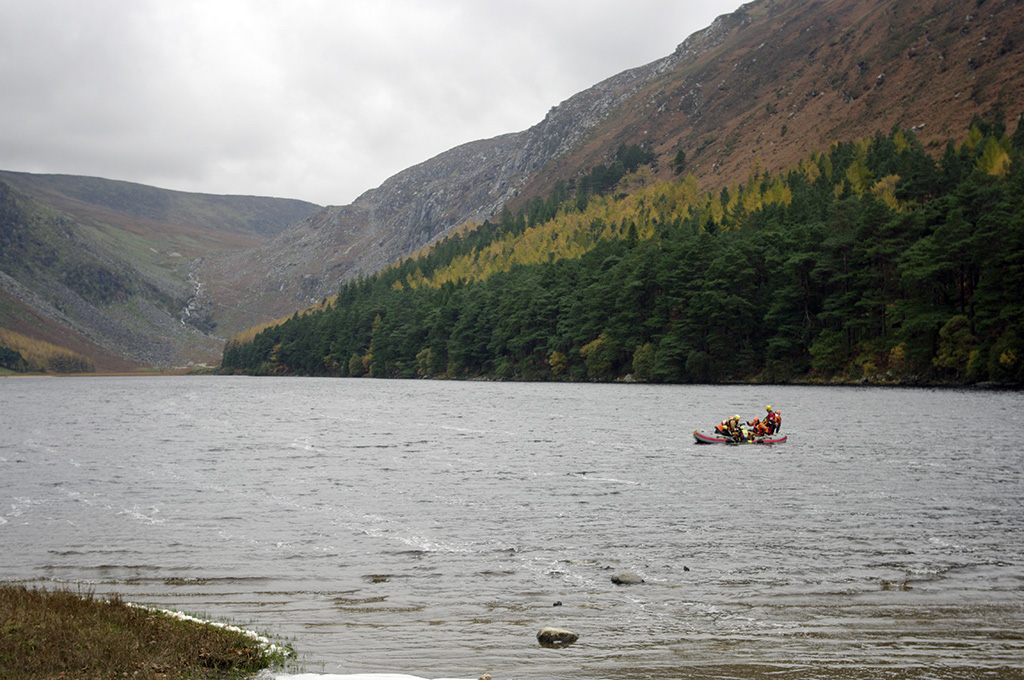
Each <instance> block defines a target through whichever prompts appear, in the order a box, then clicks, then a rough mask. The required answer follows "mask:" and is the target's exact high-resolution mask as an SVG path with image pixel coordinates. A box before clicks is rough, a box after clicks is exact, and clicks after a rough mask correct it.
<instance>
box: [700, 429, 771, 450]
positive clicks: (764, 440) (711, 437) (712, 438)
mask: <svg viewBox="0 0 1024 680" xmlns="http://www.w3.org/2000/svg"><path fill="white" fill-rule="evenodd" d="M693 438H694V439H696V440H697V443H698V444H732V445H733V446H741V445H744V444H782V443H784V442H785V441H786V435H784V434H778V433H776V434H769V435H765V436H763V437H755V436H753V435H751V436H750V438H748V439H740V440H738V441H737V440H735V439H733V438H732V437H726V436H725V435H721V434H718V433H717V432H704V431H703V430H694V431H693Z"/></svg>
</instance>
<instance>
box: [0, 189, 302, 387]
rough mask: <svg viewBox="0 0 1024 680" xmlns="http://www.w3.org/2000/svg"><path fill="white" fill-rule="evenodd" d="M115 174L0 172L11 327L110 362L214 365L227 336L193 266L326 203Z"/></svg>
mask: <svg viewBox="0 0 1024 680" xmlns="http://www.w3.org/2000/svg"><path fill="white" fill-rule="evenodd" d="M318 207H319V206H316V205H314V204H311V203H306V202H303V201H294V200H284V199H272V198H258V197H246V196H208V195H202V194H188V193H182V192H175V191H167V190H163V189H156V188H153V187H147V186H142V185H138V184H132V183H128V182H117V181H112V180H105V179H98V178H89V177H73V176H64V175H32V174H26V173H13V172H0V328H4V329H7V330H10V331H14V332H16V333H19V334H20V335H22V336H25V337H28V338H36V339H41V340H46V341H49V342H51V343H54V344H57V345H59V346H60V347H64V348H67V349H70V350H72V351H74V352H76V353H78V354H81V355H84V356H87V357H91V358H92V359H93V361H94V364H95V366H96V368H97V369H99V370H107V371H109V370H129V369H132V368H139V367H147V366H158V367H173V366H180V365H184V364H187V363H189V362H204V361H209V360H210V358H211V357H212V356H216V353H217V352H219V348H220V346H221V342H222V340H221V338H220V337H219V336H218V335H217V334H216V330H215V325H216V322H215V320H214V319H213V318H212V316H211V314H210V310H208V309H205V308H203V307H202V306H201V305H200V304H198V303H197V302H196V300H195V293H196V289H197V287H198V286H199V283H198V282H197V281H196V279H195V277H194V274H193V269H194V267H195V265H196V262H198V261H199V260H198V259H201V258H202V257H204V256H208V255H210V254H211V253H215V252H222V251H230V250H238V249H248V248H252V247H253V246H255V245H257V244H258V243H260V242H262V241H264V240H266V239H268V238H270V237H272V236H274V235H275V234H278V233H280V232H281V231H282V230H284V229H285V227H286V226H288V224H290V223H292V222H295V221H297V220H299V219H301V218H303V217H305V216H306V215H307V214H309V213H310V212H312V211H313V210H314V209H316V208H318Z"/></svg>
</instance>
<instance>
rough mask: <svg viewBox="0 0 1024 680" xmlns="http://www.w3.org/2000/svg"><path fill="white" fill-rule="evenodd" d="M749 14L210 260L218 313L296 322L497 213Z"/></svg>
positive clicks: (238, 326)
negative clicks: (362, 279) (354, 281)
mask: <svg viewBox="0 0 1024 680" xmlns="http://www.w3.org/2000/svg"><path fill="white" fill-rule="evenodd" d="M742 17H743V15H742V14H738V15H729V16H726V17H722V18H720V19H719V20H718V21H716V22H715V24H714V25H712V27H710V28H709V29H707V30H706V31H704V32H702V33H700V34H698V35H695V36H692V37H691V38H690V39H688V40H687V41H686V42H685V43H683V45H681V46H680V48H679V49H678V50H677V51H676V52H675V53H674V54H672V55H670V56H668V57H665V58H664V59H661V60H658V61H656V62H654V63H652V64H648V65H646V66H642V67H640V68H635V69H632V70H629V71H626V72H624V73H620V74H618V75H616V76H613V77H611V78H609V79H607V80H605V81H603V82H601V83H599V84H597V85H595V86H594V87H592V88H590V89H588V90H585V91H583V92H581V93H579V94H577V95H575V96H573V97H571V98H570V99H568V100H566V101H564V102H562V103H561V104H559V105H558V106H556V107H554V108H552V109H551V111H550V112H549V113H548V114H547V116H546V117H545V118H544V120H543V121H541V122H540V123H538V124H537V125H535V126H533V127H531V128H530V129H528V130H525V131H523V132H517V133H511V134H507V135H502V136H499V137H495V138H493V139H486V140H479V141H475V142H470V143H468V144H463V145H461V146H458V147H456V148H454V149H451V150H449V151H446V152H445V153H442V154H440V155H438V156H436V157H434V158H431V159H430V160H428V161H425V162H423V163H420V164H419V165H415V166H413V167H411V168H408V169H406V170H403V171H402V172H400V173H398V174H397V175H395V176H393V177H391V178H390V179H388V180H386V181H385V182H384V183H383V184H382V185H380V186H379V187H377V188H375V189H371V190H369V191H367V192H366V193H364V194H362V195H361V196H359V197H358V198H357V199H356V200H355V201H353V203H352V204H351V205H347V206H340V207H338V206H331V207H327V208H324V209H323V210H321V211H320V212H318V213H316V214H314V215H312V216H310V217H309V218H307V219H306V220H304V221H303V222H301V223H299V224H296V225H295V226H294V227H292V228H291V229H289V230H288V231H287V232H286V233H283V234H281V235H280V236H278V237H277V238H275V239H274V240H273V241H270V242H268V243H265V244H262V245H260V246H259V247H257V248H255V249H253V250H251V251H247V252H239V253H232V254H229V255H227V256H225V257H221V258H208V259H207V260H206V261H205V262H204V263H203V264H202V266H201V267H200V269H199V276H200V278H201V279H202V280H203V281H204V282H205V283H206V284H207V285H206V286H205V291H206V295H207V301H208V302H209V304H210V306H211V307H212V308H213V309H214V310H221V311H219V312H215V313H216V314H217V318H218V323H219V324H220V326H221V327H222V328H224V329H231V330H235V331H239V330H243V329H244V328H246V327H248V326H251V325H254V324H255V323H261V322H265V321H270V320H273V319H276V318H280V317H282V316H287V315H289V314H291V313H292V312H293V311H295V310H297V309H301V308H304V307H306V306H309V305H312V304H315V303H317V302H319V301H321V300H322V299H323V298H326V297H329V296H331V295H333V294H334V293H335V292H336V291H337V288H338V285H339V283H341V282H342V281H344V280H346V279H348V278H352V277H355V276H358V275H361V274H368V273H373V272H376V271H378V270H380V269H381V268H383V267H385V266H387V265H388V264H390V263H393V262H396V261H398V260H401V259H402V258H404V257H406V256H408V255H411V254H412V253H415V252H416V251H418V250H420V249H421V248H423V247H424V246H425V245H427V244H429V243H431V242H433V241H435V240H437V239H438V238H441V237H443V236H445V235H446V234H448V233H450V232H451V231H452V230H454V229H456V228H458V227H459V226H461V225H463V224H465V223H467V222H482V221H483V220H486V219H488V218H490V217H493V216H495V215H496V214H498V213H499V212H500V211H501V209H502V208H503V207H504V206H506V205H508V204H509V203H510V202H512V201H514V200H515V199H516V198H517V197H519V196H520V195H521V192H522V190H523V187H524V186H526V185H527V183H528V182H529V181H530V180H531V179H532V178H534V177H535V176H536V175H537V174H538V173H539V172H540V171H541V170H542V169H543V168H545V167H546V166H549V165H550V164H553V163H558V161H559V159H562V158H565V157H566V155H567V154H568V153H569V152H570V151H572V150H573V149H574V148H578V147H579V146H580V145H581V144H582V142H583V141H584V140H586V139H587V138H588V136H589V135H591V134H592V133H593V131H594V130H595V129H596V128H597V127H598V126H600V125H601V124H602V123H604V122H605V121H607V120H608V118H609V117H610V116H612V115H613V114H614V113H615V112H617V111H619V110H620V109H621V107H622V105H623V104H624V103H625V102H627V101H629V100H630V99H631V98H634V97H635V96H636V95H637V93H638V92H640V91H641V90H642V89H643V88H644V87H645V86H646V85H647V84H648V83H650V82H651V81H652V80H653V79H655V78H657V77H658V76H660V75H661V74H663V73H665V72H666V71H669V70H671V69H672V68H673V67H674V66H675V65H676V64H678V63H679V62H680V61H681V60H684V59H692V58H693V55H694V54H698V53H701V52H702V50H705V49H707V48H708V47H709V46H711V45H715V44H717V43H718V41H720V40H721V39H722V36H723V35H724V34H725V33H726V32H727V29H725V28H724V27H726V26H731V25H732V24H733V23H735V22H737V21H743V18H742ZM562 165H564V163H563V164H562ZM572 170H573V171H575V170H578V168H574V169H572Z"/></svg>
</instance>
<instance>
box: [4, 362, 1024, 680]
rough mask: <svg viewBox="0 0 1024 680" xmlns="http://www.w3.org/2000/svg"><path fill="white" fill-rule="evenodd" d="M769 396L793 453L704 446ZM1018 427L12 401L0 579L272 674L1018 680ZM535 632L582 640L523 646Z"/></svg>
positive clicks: (276, 393)
mask: <svg viewBox="0 0 1024 680" xmlns="http://www.w3.org/2000/svg"><path fill="white" fill-rule="evenodd" d="M767 403H770V404H772V405H774V406H775V407H776V408H778V409H781V410H782V413H783V432H785V433H787V434H788V435H789V441H788V442H787V443H786V444H782V445H778V446H774V447H762V446H746V447H724V446H699V445H697V444H695V443H694V441H693V437H692V435H691V433H692V431H693V430H694V429H695V428H707V427H710V426H711V425H713V424H714V423H716V422H718V421H720V420H722V419H723V418H725V417H727V416H729V415H732V414H733V413H738V414H740V415H742V416H743V417H744V418H745V419H747V418H752V417H754V416H755V415H758V416H759V415H763V413H764V406H765V404H767ZM1022 411H1024V397H1022V395H1021V394H1020V393H1014V392H971V391H940V390H917V389H879V388H839V387H790V386H787V387H770V386H756V387H745V386H728V387H711V386H649V385H589V384H588V385H580V384H516V383H486V382H437V381H376V380H369V379H365V380H360V379H323V380H317V379H275V378H265V379H262V378H261V379H255V378H241V377H238V378H232V377H137V378H136V377H133V378H115V377H110V378H75V379H53V378H17V379H13V378H12V379H4V380H0V580H9V581H17V582H23V583H26V584H28V585H30V586H44V587H52V586H54V585H55V584H58V583H60V584H71V585H72V587H81V588H83V589H87V590H92V591H94V592H97V593H110V592H117V593H120V594H122V595H123V596H124V597H125V598H126V599H128V600H131V601H134V602H139V603H144V604H149V605H154V606H158V607H163V608H167V609H175V610H184V611H187V612H189V613H193V614H197V615H202V616H205V617H207V618H213V619H217V620H227V621H230V622H232V623H235V624H238V625H243V626H246V627H249V628H253V629H255V630H257V631H259V632H261V633H265V634H269V635H270V636H271V637H273V638H275V639H277V640H283V641H286V642H290V643H291V644H292V645H293V647H294V648H295V650H296V652H297V653H298V664H299V665H297V666H295V667H294V668H290V669H287V672H290V673H298V672H306V673H316V674H347V673H408V674H414V675H417V676H419V677H423V678H437V677H467V678H475V677H477V676H479V675H481V674H482V673H485V672H486V673H490V674H491V675H492V676H493V677H494V678H495V680H506V679H512V678H519V679H525V680H540V679H542V678H544V679H548V678H574V679H581V678H582V679H587V678H754V677H773V678H786V679H791V678H904V677H912V678H982V677H985V678H989V677H1016V678H1022V677H1024V671H1022V661H1024V453H1022V448H1024V447H1022V446H1021V442H1020V438H1021V432H1022V429H1024V416H1022ZM624 571H627V572H632V573H635V574H636V575H638V576H640V577H642V578H643V579H644V583H642V584H639V585H633V586H619V585H615V584H614V583H612V581H611V577H612V576H613V575H615V574H618V573H620V572H624ZM559 603H560V604H559ZM544 626H557V627H563V628H568V629H571V630H573V631H575V632H576V633H578V634H579V636H580V637H579V641H578V642H576V643H575V644H573V645H571V646H569V647H566V648H562V649H548V648H544V647H541V646H540V645H538V643H537V639H536V634H537V632H538V631H539V630H540V629H541V628H542V627H544Z"/></svg>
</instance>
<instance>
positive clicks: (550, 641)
mask: <svg viewBox="0 0 1024 680" xmlns="http://www.w3.org/2000/svg"><path fill="white" fill-rule="evenodd" d="M579 638H580V636H579V635H577V634H576V633H574V632H572V631H571V630H565V629H564V628H541V629H540V632H539V633H537V642H539V643H540V644H541V646H542V647H565V646H566V645H571V644H572V643H574V642H576V641H577V640H579Z"/></svg>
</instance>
